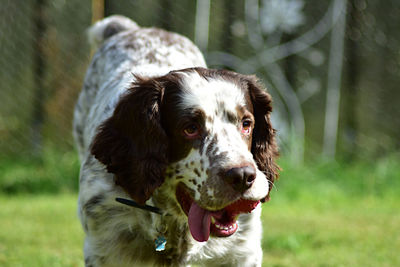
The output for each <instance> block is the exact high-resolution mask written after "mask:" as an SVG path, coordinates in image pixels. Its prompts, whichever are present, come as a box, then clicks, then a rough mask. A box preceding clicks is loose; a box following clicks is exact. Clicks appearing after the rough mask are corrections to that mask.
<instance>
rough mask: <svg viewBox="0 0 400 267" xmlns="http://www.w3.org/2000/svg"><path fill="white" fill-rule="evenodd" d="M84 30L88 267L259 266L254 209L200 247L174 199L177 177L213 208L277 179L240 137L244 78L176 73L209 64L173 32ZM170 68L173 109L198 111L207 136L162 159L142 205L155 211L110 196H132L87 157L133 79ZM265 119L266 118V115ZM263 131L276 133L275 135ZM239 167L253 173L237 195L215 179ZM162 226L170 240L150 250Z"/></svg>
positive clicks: (81, 121)
mask: <svg viewBox="0 0 400 267" xmlns="http://www.w3.org/2000/svg"><path fill="white" fill-rule="evenodd" d="M89 35H90V38H91V40H92V43H94V45H96V46H99V48H98V51H97V53H96V54H95V55H94V56H93V60H92V63H91V65H90V67H89V69H88V71H87V74H86V78H85V81H84V84H83V90H82V92H81V94H80V97H79V100H78V102H77V105H76V109H75V114H74V137H75V140H76V143H77V147H78V152H79V156H80V159H81V162H82V165H81V170H80V192H79V216H80V220H81V223H82V227H83V229H84V231H85V234H86V238H85V245H84V254H85V265H86V266H147V265H149V266H153V265H159V266H189V265H191V264H197V265H200V266H245V267H248V266H249V267H250V266H261V260H262V250H261V245H260V243H261V236H262V233H261V221H260V214H261V205H259V206H258V207H257V208H256V209H255V210H254V211H253V212H252V213H250V214H242V215H240V216H239V219H238V224H239V229H238V231H237V232H236V233H235V234H233V235H232V236H229V237H225V238H216V237H210V239H209V240H208V241H207V242H202V243H200V242H197V241H195V240H194V239H193V238H192V236H191V235H190V233H189V230H188V224H187V216H186V215H185V214H184V212H183V211H182V209H181V207H180V205H179V203H178V202H177V200H176V196H175V190H176V186H177V184H178V183H183V184H184V185H185V186H186V187H187V189H188V190H189V191H190V194H191V195H192V197H193V198H194V199H195V201H196V202H198V203H199V204H200V205H201V206H202V207H206V208H207V209H214V210H216V209H219V208H223V207H224V206H226V205H227V204H229V203H232V202H233V201H235V200H237V199H238V198H239V197H243V196H244V197H246V198H249V199H261V198H263V197H265V196H266V195H267V194H268V192H269V190H270V186H269V183H272V182H273V178H274V176H268V173H269V172H270V173H272V174H274V175H275V173H276V171H277V166H276V165H274V164H272V165H271V166H272V167H271V168H272V169H271V170H269V169H268V170H263V169H262V168H261V167H262V166H261V165H260V164H262V163H260V162H258V161H256V160H255V157H253V154H252V151H251V147H252V144H251V140H248V141H246V140H245V139H244V138H243V137H241V135H240V133H239V132H238V129H237V127H236V123H237V122H236V121H235V120H238V118H236V117H235V116H237V115H235V114H240V112H242V111H243V110H242V109H243V108H242V109H241V108H240V107H242V106H244V105H246V101H247V102H249V101H250V100H249V99H250V98H251V96H250V95H249V94H248V93H245V91H246V90H247V87H246V88H245V89H243V87H244V85H243V84H241V83H240V81H242V80H241V78H240V79H239V78H237V79H236V76H235V75H236V74H232V73H231V74H229V75H230V76H229V75H228V76H229V77H228V78H223V77H222V78H213V77H211V76H210V75H209V74H207V73H205V72H204V71H202V70H201V69H191V70H182V71H175V70H181V69H185V68H193V67H206V64H205V62H204V59H203V56H202V54H201V53H200V51H199V50H198V48H197V47H196V46H195V45H193V44H192V42H190V41H189V40H188V39H186V38H185V37H182V36H180V35H178V34H174V33H170V32H166V31H163V30H160V29H156V28H140V27H139V26H138V25H137V24H136V23H134V22H132V21H130V20H129V19H127V18H124V17H121V16H112V17H109V18H107V19H104V20H102V21H100V22H98V23H97V24H95V25H94V26H93V27H92V28H91V29H90V31H89ZM170 71H175V72H174V73H173V74H172V75H175V76H174V77H178V80H179V81H180V87H181V88H180V91H179V92H180V94H182V97H181V98H180V101H179V104H178V107H177V108H179V109H181V110H182V111H184V110H187V109H192V108H198V109H201V110H202V116H204V121H205V122H204V124H205V126H204V127H205V129H206V132H207V137H205V138H204V139H203V140H202V142H201V143H199V144H197V145H194V146H193V147H192V148H188V150H187V151H188V152H187V153H186V154H185V157H184V158H181V159H179V160H176V161H174V162H169V163H168V165H167V168H166V170H165V178H163V179H165V180H164V182H163V183H162V185H161V186H159V187H158V188H156V189H155V190H154V192H153V193H152V196H151V197H150V198H149V199H148V200H147V202H146V203H147V204H148V205H154V206H157V207H159V208H160V209H162V211H163V216H160V215H158V214H153V213H150V212H147V211H142V210H139V209H134V208H131V207H128V206H125V205H121V204H119V203H117V202H116V201H115V198H116V197H124V198H131V197H132V195H130V193H129V192H127V190H125V188H123V187H121V186H118V185H116V182H115V176H114V174H113V173H110V172H108V171H107V166H105V165H104V164H103V163H102V162H100V161H99V160H97V159H96V158H95V157H94V155H93V154H92V153H91V150H90V147H91V145H93V144H92V142H93V140H94V138H95V137H96V134H97V133H98V131H99V126H100V125H102V123H103V122H104V121H106V120H107V119H108V118H110V117H111V116H112V114H113V112H114V110H115V108H116V106H117V105H118V103H119V101H120V99H121V98H122V97H123V96H124V95H125V94H126V90H127V89H128V88H129V87H131V86H132V84H133V83H135V82H137V80H136V79H137V78H136V77H145V78H146V79H152V77H161V76H163V75H167V74H168V73H169V72H170ZM132 74H134V75H132ZM222 74H223V73H222ZM222 74H221V75H222ZM222 76H223V75H222ZM232 77H233V78H232ZM248 87H249V88H250V85H249V86H248ZM216 88H218V89H219V90H217V91H215V89H216ZM210 94H214V95H213V97H211V98H210V97H209V96H210ZM206 95H207V97H208V98H207V97H206ZM207 99H212V101H213V102H210V100H207ZM246 99H247V100H246ZM238 107H239V108H238ZM268 112H269V111H268ZM268 116H269V115H268ZM265 118H266V119H267V122H269V117H265ZM269 129H270V130H269V131H270V132H271V134H272V137H271V138H273V134H274V131H273V129H272V128H269ZM269 142H270V144H271V148H270V151H269V152H268V153H270V157H271V158H268V160H270V161H272V160H273V159H272V157H273V156H276V155H277V151H276V147H275V144H274V140H273V139H272V140H269ZM272 148H273V149H272ZM264 150H265V148H264ZM243 162H244V163H243ZM241 164H249V165H252V166H254V168H256V169H257V178H256V182H255V184H254V185H253V186H252V188H251V189H249V190H248V191H247V192H245V193H244V194H243V195H242V196H240V195H238V194H237V193H236V192H234V190H230V189H229V188H227V186H226V184H224V182H223V180H222V179H220V178H219V171H220V170H221V168H225V169H226V168H229V167H232V166H238V165H241ZM259 168H260V169H261V170H260V169H259ZM272 174H271V175H272ZM271 177H272V178H271ZM267 178H268V179H267ZM160 229H164V230H165V231H164V230H161V231H162V232H163V233H164V235H165V237H166V238H167V246H166V250H165V251H162V252H156V251H155V249H154V240H155V239H156V237H157V236H158V235H159V234H160Z"/></svg>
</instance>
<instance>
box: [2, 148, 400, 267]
mask: <svg viewBox="0 0 400 267" xmlns="http://www.w3.org/2000/svg"><path fill="white" fill-rule="evenodd" d="M46 157H47V158H45V159H42V160H39V161H37V160H32V161H29V160H26V159H23V160H15V161H11V160H8V161H2V162H1V161H0V171H1V170H2V171H5V172H2V173H0V192H2V193H0V266H10V267H11V266H83V255H82V242H83V232H82V230H81V227H80V224H79V220H78V218H77V215H76V202H77V192H76V185H75V183H76V184H77V180H78V161H77V159H76V156H74V154H63V155H57V153H55V154H51V153H49V154H48V155H47V156H46ZM398 162H400V161H399V157H398V155H393V156H390V157H387V158H383V159H380V160H377V161H375V162H356V163H341V164H340V163H332V162H331V163H322V162H320V163H313V164H306V165H304V166H294V165H292V164H290V162H287V161H285V160H281V162H280V164H281V166H282V167H283V169H284V170H283V172H282V175H281V178H280V179H279V181H278V182H277V183H276V185H275V187H274V189H273V191H272V198H271V200H270V202H268V203H265V204H263V225H264V233H263V250H264V259H263V266H363V267H364V266H400V254H399V253H398V249H399V248H400V213H399V207H400V181H399V180H400V179H399V178H400V166H399V164H398ZM36 171H39V172H38V173H36ZM19 179H21V180H19ZM24 179H25V180H24ZM35 179H38V181H35ZM10 188H11V189H12V190H11V189H10ZM60 192H61V193H60Z"/></svg>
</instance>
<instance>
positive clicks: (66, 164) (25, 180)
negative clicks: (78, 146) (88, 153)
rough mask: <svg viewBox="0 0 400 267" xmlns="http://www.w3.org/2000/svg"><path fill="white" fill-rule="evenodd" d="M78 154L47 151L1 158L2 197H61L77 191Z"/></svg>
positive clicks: (55, 150)
mask: <svg viewBox="0 0 400 267" xmlns="http://www.w3.org/2000/svg"><path fill="white" fill-rule="evenodd" d="M78 177H79V162H78V157H77V152H75V151H58V150H57V149H55V148H48V147H47V148H46V149H44V151H43V152H42V154H41V156H33V155H32V154H24V155H22V156H21V155H19V156H17V155H11V156H6V155H3V156H1V157H0V193H6V194H15V193H59V192H65V191H77V189H78Z"/></svg>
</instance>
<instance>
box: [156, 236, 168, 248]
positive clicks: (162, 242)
mask: <svg viewBox="0 0 400 267" xmlns="http://www.w3.org/2000/svg"><path fill="white" fill-rule="evenodd" d="M165 244H167V239H165V237H164V236H158V237H157V239H156V240H155V241H154V245H155V246H156V251H163V250H165Z"/></svg>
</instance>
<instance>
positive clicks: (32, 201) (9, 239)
mask: <svg viewBox="0 0 400 267" xmlns="http://www.w3.org/2000/svg"><path fill="white" fill-rule="evenodd" d="M76 199H77V198H76V195H51V196H49V195H47V196H46V195H31V196H11V197H10V196H9V197H5V196H2V197H0V207H1V208H0V218H1V219H0V266H10V267H11V266H83V260H82V259H83V256H82V255H83V253H82V244H83V243H82V242H83V241H82V240H83V232H82V230H81V227H80V225H79V221H78V218H77V213H76V203H77V200H76Z"/></svg>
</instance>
